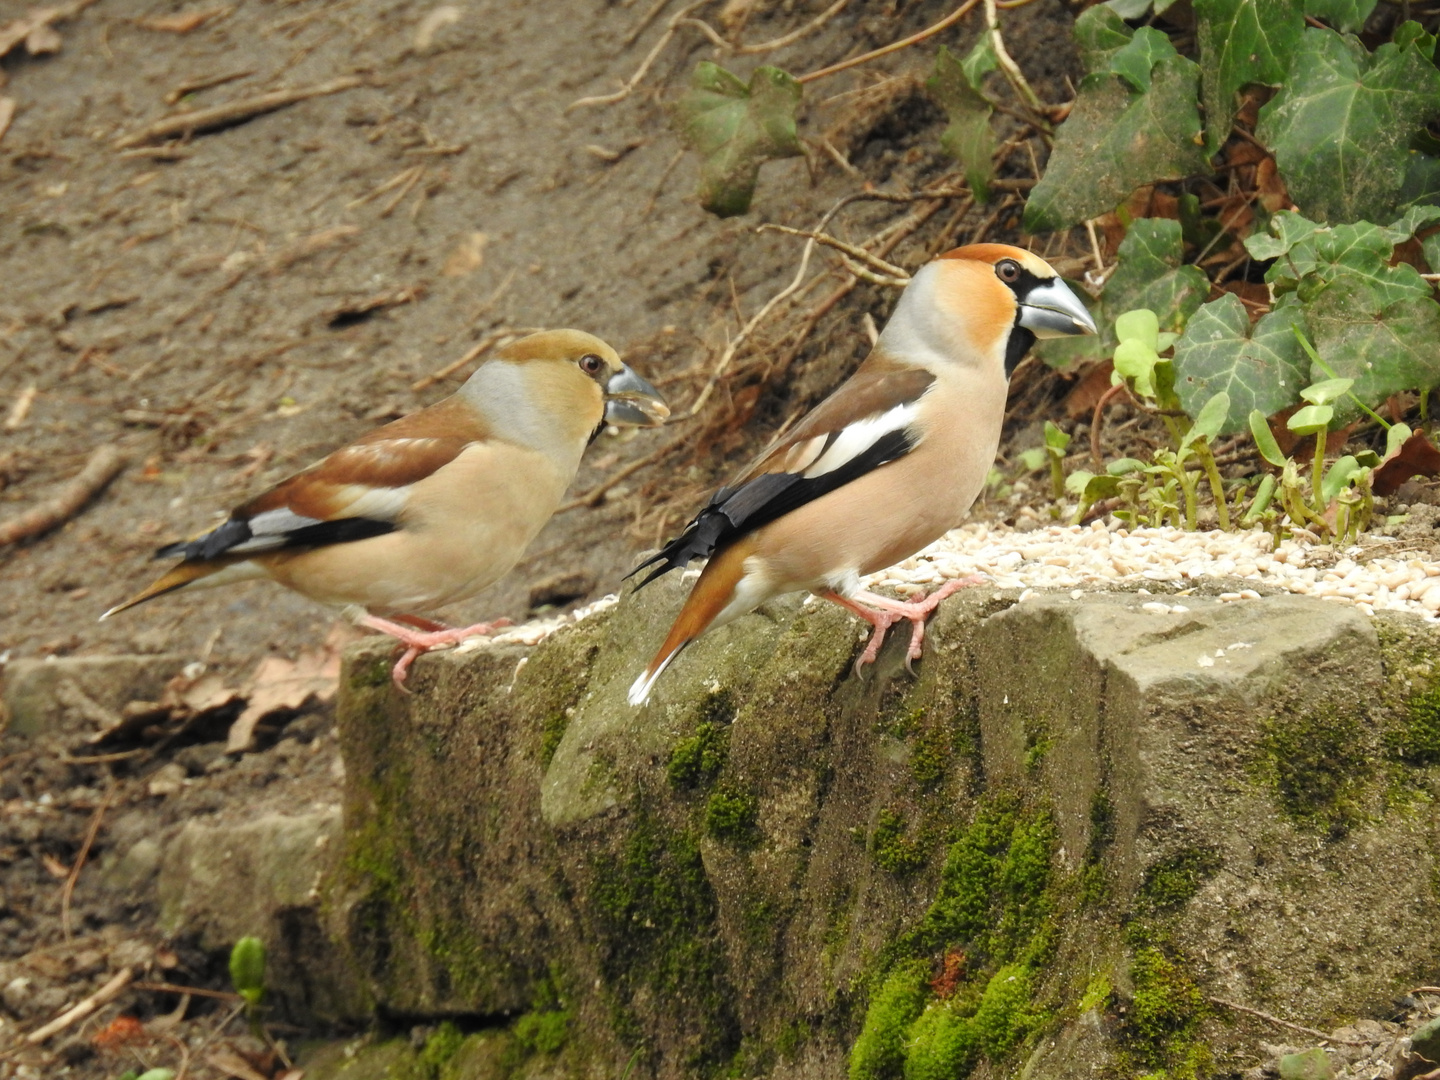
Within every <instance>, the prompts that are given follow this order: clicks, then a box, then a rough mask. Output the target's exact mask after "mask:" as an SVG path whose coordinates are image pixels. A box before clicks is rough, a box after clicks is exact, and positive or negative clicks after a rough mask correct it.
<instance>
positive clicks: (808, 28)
mask: <svg viewBox="0 0 1440 1080" xmlns="http://www.w3.org/2000/svg"><path fill="white" fill-rule="evenodd" d="M849 2H850V0H835V3H833V4H831V5H830V6H829V7H828V8H826V9H825V10H824V11H822V12H821V13H820V14H819V15H816V16H815V18H813V19H811V20H810V21H809V22H808V23H806V24H805V25H804V26H802V27H800V29H798V30H792V31H790V33H788V34H785V35H784V36H783V37H778V38H775V39H773V40H771V41H762V42H760V43H759V44H756V45H741V46H740V47H739V48H738V49H736V50H735V51H736V52H737V53H739V54H740V55H741V56H754V55H755V54H757V53H767V52H774V51H775V50H776V49H783V48H784V47H785V46H786V45H793V44H795V42H797V41H799V40H800V39H801V38H803V37H805V36H806V35H807V34H813V33H814V32H815V31H816V30H819V29H820V28H821V27H822V26H824V25H825V24H826V23H828V22H829V21H830V20H831V19H833V18H834V17H835V16H836V15H839V14H840V12H841V11H842V10H843V9H844V7H845V5H846V4H848V3H849Z"/></svg>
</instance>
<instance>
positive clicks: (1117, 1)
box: [1100, 0, 1173, 19]
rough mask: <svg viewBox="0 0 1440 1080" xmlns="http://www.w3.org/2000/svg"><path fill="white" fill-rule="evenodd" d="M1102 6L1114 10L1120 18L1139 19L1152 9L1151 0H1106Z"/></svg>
mask: <svg viewBox="0 0 1440 1080" xmlns="http://www.w3.org/2000/svg"><path fill="white" fill-rule="evenodd" d="M1172 2H1173V0H1172ZM1100 6H1101V7H1103V8H1105V9H1107V10H1109V11H1113V12H1114V13H1115V15H1116V16H1117V17H1118V18H1121V19H1139V18H1141V17H1142V16H1144V14H1145V13H1146V12H1147V11H1149V10H1150V0H1105V3H1103V4H1101V5H1100ZM1167 6H1168V5H1167Z"/></svg>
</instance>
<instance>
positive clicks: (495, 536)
mask: <svg viewBox="0 0 1440 1080" xmlns="http://www.w3.org/2000/svg"><path fill="white" fill-rule="evenodd" d="M669 413H670V410H669V409H668V408H667V407H666V405H665V403H664V401H663V400H662V399H661V397H660V394H659V393H658V392H657V391H656V389H655V388H654V387H653V386H651V385H650V384H649V383H648V382H646V381H645V380H644V379H642V378H640V376H638V375H636V374H635V372H633V371H631V370H630V368H628V367H627V366H626V365H625V364H623V363H622V362H621V361H620V357H619V356H618V355H616V353H615V350H614V349H612V348H611V347H610V346H609V345H607V344H605V342H603V341H601V340H600V339H599V338H597V337H592V336H591V335H589V334H584V333H581V332H580V331H578V330H552V331H547V332H545V333H540V334H531V335H530V336H529V337H525V338H522V339H520V340H519V341H516V342H515V343H513V344H512V345H509V346H507V347H506V348H504V349H502V350H501V351H500V352H499V353H498V354H497V355H496V356H495V358H494V359H491V360H489V361H487V362H486V363H484V364H482V365H481V366H480V368H479V369H478V370H476V372H475V373H474V374H473V375H471V376H470V378H469V379H467V380H466V382H465V384H464V385H463V386H461V387H460V389H459V390H458V391H456V392H455V393H454V394H452V395H451V396H450V397H448V398H446V399H444V400H443V401H439V402H437V403H435V404H434V405H431V406H429V407H428V408H425V409H421V410H420V411H419V412H417V413H412V414H411V415H409V416H406V417H403V418H402V419H399V420H396V421H395V422H394V423H391V424H386V425H385V426H384V427H382V428H377V429H376V430H375V431H372V432H370V433H369V434H368V435H363V436H361V437H360V438H359V439H357V440H356V441H355V442H353V443H351V444H350V445H349V446H345V447H341V448H340V449H339V450H336V451H335V452H334V453H332V454H331V455H330V456H328V457H326V458H323V459H322V460H320V461H318V462H316V463H315V464H314V465H311V466H310V467H309V468H308V469H304V470H302V471H300V472H298V473H296V474H295V475H294V476H291V477H290V478H289V479H287V480H282V481H281V482H280V483H279V484H276V485H275V486H274V487H272V488H271V489H270V490H269V491H267V492H265V493H264V494H263V495H260V496H258V497H257V498H254V499H251V500H250V501H249V502H247V503H245V504H244V505H243V506H240V507H237V508H236V509H235V510H233V511H231V513H230V517H229V520H227V521H226V522H225V523H224V524H222V525H220V526H219V527H218V528H215V529H212V530H210V531H209V532H207V533H204V534H202V535H200V536H197V537H195V538H194V539H192V540H189V541H185V542H182V543H178V544H169V545H167V546H166V547H163V548H161V549H160V550H159V551H157V552H156V553H155V557H156V558H160V559H163V558H170V557H173V556H180V557H181V559H182V561H181V563H180V564H179V565H178V566H175V567H173V568H171V570H170V572H169V573H167V574H165V575H164V576H163V577H161V578H160V579H159V580H158V581H156V582H154V583H153V584H152V585H150V586H149V587H148V588H146V589H143V590H142V591H141V592H139V593H138V594H137V595H135V596H133V597H131V598H130V599H129V600H126V601H125V602H124V603H122V604H117V605H116V606H115V607H113V608H111V609H110V610H109V611H107V612H106V613H105V614H104V615H102V616H101V618H102V619H104V618H109V617H110V616H111V615H114V614H115V613H116V612H119V611H124V610H125V609H126V608H128V607H133V606H134V605H136V604H139V603H142V602H144V601H146V600H150V599H152V598H154V597H156V596H160V595H162V594H164V593H169V592H175V591H176V590H178V589H184V588H193V587H201V586H211V585H224V584H229V583H230V582H232V581H244V580H246V579H249V578H261V577H268V578H271V579H272V580H274V581H278V582H279V583H280V584H282V585H285V586H288V587H289V588H292V589H294V590H295V591H296V592H299V593H303V594H304V595H306V596H308V597H310V598H312V599H314V600H319V601H321V602H322V603H327V604H337V605H346V606H351V607H353V608H356V609H360V610H358V611H355V612H354V614H355V616H356V622H358V623H359V624H360V625H362V626H368V627H370V628H372V629H375V630H380V631H382V632H384V633H386V634H390V635H392V636H394V637H396V638H398V639H399V640H400V641H401V642H402V643H403V644H404V645H405V647H406V650H405V653H404V655H403V656H402V657H401V658H400V660H399V661H398V662H397V663H396V665H395V670H394V673H393V674H394V678H395V682H396V684H397V685H398V684H400V683H402V682H403V681H404V679H405V673H406V671H407V670H408V668H409V666H410V662H411V661H412V660H414V658H415V657H416V656H418V655H419V654H420V653H421V652H424V651H426V650H427V649H431V648H434V647H436V646H439V645H446V644H453V643H455V642H458V641H460V640H462V639H464V638H467V637H472V636H475V635H478V634H484V633H488V632H489V631H490V630H491V629H493V628H494V627H495V626H499V625H505V623H504V622H503V621H501V622H498V623H490V624H487V623H479V624H477V625H475V626H467V627H464V628H461V629H453V630H452V629H446V628H445V627H444V626H443V625H442V624H440V623H436V622H433V621H431V620H429V619H424V618H421V617H419V616H418V615H416V614H415V613H416V612H429V611H433V610H435V609H436V608H440V607H444V606H445V605H447V604H453V603H457V602H458V601H461V600H467V599H469V598H470V597H472V596H474V595H476V594H477V593H479V592H480V591H481V590H482V589H485V588H486V587H488V586H489V585H492V584H494V583H495V582H496V581H498V580H499V579H500V578H502V577H504V576H505V575H506V574H507V573H509V572H510V570H511V568H512V567H514V565H515V564H516V563H517V562H518V561H519V560H520V556H521V554H522V553H523V552H524V551H525V548H526V547H527V546H528V545H529V543H530V541H531V540H533V539H534V538H535V536H536V534H537V533H539V532H540V530H541V528H542V527H543V526H544V525H545V523H546V522H547V521H549V520H550V517H551V515H553V514H554V513H555V510H556V508H557V507H558V506H559V505H560V499H561V497H562V496H563V495H564V494H565V489H566V488H567V487H569V486H570V482H571V481H572V480H574V478H575V473H576V471H577V470H578V469H579V467H580V457H581V455H582V454H583V453H584V452H585V447H586V446H588V445H589V443H590V441H591V440H592V439H594V437H595V436H596V435H597V434H598V433H599V432H600V430H601V428H602V427H603V426H604V425H605V424H607V423H611V424H625V425H634V426H643V427H649V426H654V425H656V424H659V423H661V422H662V421H663V420H664V419H665V417H666V416H668V415H669ZM382 615H385V616H391V618H382V617H381V616H382ZM402 623H403V624H406V625H402Z"/></svg>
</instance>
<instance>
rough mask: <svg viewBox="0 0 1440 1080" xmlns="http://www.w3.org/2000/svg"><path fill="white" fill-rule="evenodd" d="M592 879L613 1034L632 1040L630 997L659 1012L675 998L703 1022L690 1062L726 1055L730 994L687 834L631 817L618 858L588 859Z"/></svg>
mask: <svg viewBox="0 0 1440 1080" xmlns="http://www.w3.org/2000/svg"><path fill="white" fill-rule="evenodd" d="M593 881H594V885H593V886H592V891H591V903H592V905H593V908H594V911H595V913H596V916H597V919H598V923H599V926H598V930H599V931H600V941H601V946H602V953H601V973H602V975H603V977H604V982H605V985H606V987H607V988H608V989H609V990H610V992H611V993H612V994H613V995H614V1001H613V1009H612V1022H613V1024H614V1026H615V1029H616V1032H617V1034H619V1035H620V1036H621V1037H622V1038H627V1037H628V1036H634V1037H635V1038H639V1037H640V1033H641V1031H642V1030H643V1026H642V1025H637V1024H636V1022H635V1020H634V1014H633V1012H632V1011H631V1010H632V1009H633V1008H634V1007H635V1002H636V1001H637V999H640V998H643V999H646V1000H647V1001H648V1002H650V1003H651V1007H660V1008H665V1009H667V1010H670V1009H673V1008H674V1004H673V1003H676V1002H684V1003H685V1006H686V1012H687V1013H688V1014H689V1015H691V1016H694V1017H699V1018H701V1019H702V1023H701V1024H700V1026H699V1028H698V1030H696V1031H694V1032H693V1033H691V1038H690V1039H689V1043H690V1046H691V1047H692V1052H691V1055H690V1056H691V1058H692V1059H693V1060H692V1064H696V1065H700V1064H709V1065H716V1064H718V1063H720V1062H722V1061H724V1060H727V1059H728V1058H730V1057H731V1056H732V1055H733V1053H734V1052H735V1050H736V1048H737V1047H738V1046H739V1044H740V1038H739V1022H738V1019H737V1017H736V1015H735V1005H734V1002H735V996H736V995H735V992H734V989H733V988H732V987H731V986H730V984H729V982H728V979H727V977H726V969H725V958H724V951H723V947H722V945H721V941H720V936H719V932H718V930H717V927H716V916H717V906H716V901H715V893H714V890H713V889H712V887H711V885H710V881H709V878H708V877H707V876H706V874H705V866H704V863H703V862H702V861H701V858H700V848H699V846H698V845H697V843H696V841H695V838H694V837H693V836H692V835H690V833H689V832H687V831H685V830H671V829H668V828H666V827H665V826H664V825H663V824H661V823H660V822H658V821H656V820H655V819H654V818H651V817H649V816H646V815H643V814H642V815H639V816H638V817H637V819H636V821H635V823H634V825H633V827H632V830H631V833H630V835H629V836H628V837H627V838H626V839H625V841H624V843H623V846H622V847H621V849H620V851H619V852H618V854H616V855H614V856H602V857H600V858H598V859H597V860H596V861H595V863H594V865H593Z"/></svg>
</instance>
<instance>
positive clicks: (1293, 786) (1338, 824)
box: [1259, 714, 1374, 835]
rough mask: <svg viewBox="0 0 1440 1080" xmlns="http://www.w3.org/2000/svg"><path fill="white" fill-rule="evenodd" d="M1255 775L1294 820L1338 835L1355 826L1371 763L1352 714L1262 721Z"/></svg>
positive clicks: (1359, 815)
mask: <svg viewBox="0 0 1440 1080" xmlns="http://www.w3.org/2000/svg"><path fill="white" fill-rule="evenodd" d="M1259 749H1260V755H1261V757H1260V761H1259V771H1260V773H1261V777H1262V779H1263V780H1264V781H1265V782H1266V784H1267V786H1269V787H1270V789H1271V791H1272V792H1273V793H1274V796H1275V800H1276V802H1277V803H1279V805H1280V808H1281V809H1282V810H1284V811H1285V813H1286V814H1288V815H1289V816H1290V817H1291V818H1293V819H1294V820H1295V821H1298V822H1302V823H1305V824H1309V825H1311V826H1313V827H1316V828H1320V829H1322V830H1324V831H1326V832H1328V833H1330V834H1332V835H1340V834H1343V833H1344V832H1346V831H1348V830H1349V829H1350V828H1351V827H1352V826H1353V825H1355V824H1356V823H1358V821H1359V820H1360V817H1361V812H1360V805H1359V799H1360V795H1361V792H1362V791H1363V788H1364V785H1365V782H1366V780H1367V779H1368V778H1369V776H1370V774H1371V772H1372V771H1373V766H1374V762H1373V760H1372V759H1371V757H1370V755H1369V754H1368V753H1367V752H1366V742H1365V732H1364V730H1363V729H1362V727H1361V725H1360V722H1359V720H1357V719H1356V718H1355V717H1353V716H1343V715H1338V714H1326V715H1316V716H1305V717H1280V718H1271V719H1270V720H1268V721H1266V722H1265V724H1264V725H1263V728H1262V734H1261V738H1260V746H1259Z"/></svg>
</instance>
